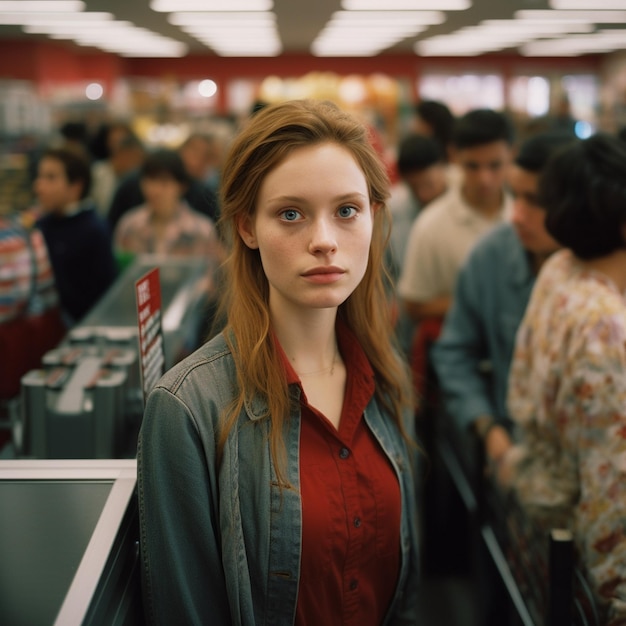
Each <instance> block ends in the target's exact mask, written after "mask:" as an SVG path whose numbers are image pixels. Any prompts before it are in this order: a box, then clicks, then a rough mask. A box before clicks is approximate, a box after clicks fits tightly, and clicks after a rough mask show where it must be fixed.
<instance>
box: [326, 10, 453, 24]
mask: <svg viewBox="0 0 626 626" xmlns="http://www.w3.org/2000/svg"><path fill="white" fill-rule="evenodd" d="M445 19H446V16H445V14H444V13H442V12H441V11H336V12H335V13H333V14H332V15H331V18H330V20H329V21H328V23H327V25H326V26H328V25H329V24H333V23H349V24H353V25H355V27H358V26H360V25H362V24H366V23H368V22H370V23H375V24H377V25H379V26H383V25H385V24H396V23H399V22H401V23H404V24H419V25H428V26H432V25H436V24H442V23H443V22H444V21H445Z"/></svg>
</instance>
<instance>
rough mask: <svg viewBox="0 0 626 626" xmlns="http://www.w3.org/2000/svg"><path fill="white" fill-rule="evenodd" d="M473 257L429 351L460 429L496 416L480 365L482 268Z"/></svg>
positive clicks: (482, 356) (483, 341)
mask: <svg viewBox="0 0 626 626" xmlns="http://www.w3.org/2000/svg"><path fill="white" fill-rule="evenodd" d="M475 258H476V257H473V256H470V258H469V261H468V263H467V264H466V265H465V266H464V267H463V269H462V270H461V272H460V274H459V277H458V280H457V285H456V289H455V294H454V299H453V303H452V306H451V308H450V310H449V311H448V314H447V315H446V319H445V322H444V326H443V330H442V332H441V335H440V337H439V339H438V340H437V342H436V343H435V345H434V347H433V350H432V353H431V354H432V361H433V365H434V367H435V371H436V372H437V377H438V381H439V385H440V387H441V389H442V391H443V397H444V401H445V406H446V409H447V411H448V413H449V414H450V416H451V417H452V419H453V420H454V421H455V423H456V424H457V426H458V427H459V428H460V429H462V430H465V429H467V428H468V427H469V426H470V424H471V423H472V422H473V421H474V420H475V419H476V418H477V417H479V416H481V415H490V416H492V417H494V418H496V417H498V416H497V415H496V409H495V407H494V406H493V402H492V400H491V397H490V394H489V389H488V385H487V381H486V379H485V376H484V374H482V373H481V372H480V369H479V366H480V362H481V361H482V360H484V359H485V358H486V357H487V346H486V339H485V332H484V329H483V320H482V318H481V316H480V302H479V301H480V289H479V288H478V285H477V284H476V280H475V279H476V276H480V275H481V270H480V268H479V267H476V265H477V264H476V263H475V261H474V260H475Z"/></svg>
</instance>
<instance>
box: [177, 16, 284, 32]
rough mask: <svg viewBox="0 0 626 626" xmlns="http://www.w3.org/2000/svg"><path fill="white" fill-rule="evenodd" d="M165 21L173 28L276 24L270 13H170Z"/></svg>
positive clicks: (274, 17)
mask: <svg viewBox="0 0 626 626" xmlns="http://www.w3.org/2000/svg"><path fill="white" fill-rule="evenodd" d="M167 21H168V22H169V23H170V24H174V25H175V26H198V25H204V24H207V25H215V26H216V27H218V28H219V27H220V26H222V25H231V24H232V25H241V26H247V25H248V24H268V25H270V26H274V25H275V24H276V16H275V15H274V13H271V12H254V13H233V12H221V13H210V12H209V13H172V14H171V15H169V16H168V17H167Z"/></svg>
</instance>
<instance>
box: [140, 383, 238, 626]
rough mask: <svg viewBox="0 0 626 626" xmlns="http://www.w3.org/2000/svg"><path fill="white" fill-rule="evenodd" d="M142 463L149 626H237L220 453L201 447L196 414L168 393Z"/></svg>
mask: <svg viewBox="0 0 626 626" xmlns="http://www.w3.org/2000/svg"><path fill="white" fill-rule="evenodd" d="M207 447H209V449H207ZM137 461H138V485H139V514H140V529H141V562H142V566H143V569H142V583H143V595H144V608H145V612H146V618H147V621H148V623H149V624H163V625H164V626H169V625H170V624H219V625H222V624H230V623H231V617H230V610H229V606H228V601H227V598H228V594H227V589H226V582H225V576H224V570H223V566H222V558H221V546H220V531H219V514H218V511H217V475H216V474H217V470H216V459H215V447H214V445H212V442H207V441H201V439H200V436H199V433H198V430H197V426H196V422H195V418H194V416H193V415H192V414H191V412H190V410H189V408H188V407H187V406H186V405H185V404H184V403H183V402H182V401H181V400H180V399H179V398H177V397H175V396H174V395H173V394H172V393H171V392H170V391H168V390H166V389H163V388H159V387H157V388H156V389H155V390H154V391H153V392H152V393H151V394H150V396H149V398H148V402H147V406H146V411H145V414H144V418H143V422H142V428H141V433H140V436H139V446H138V451H137Z"/></svg>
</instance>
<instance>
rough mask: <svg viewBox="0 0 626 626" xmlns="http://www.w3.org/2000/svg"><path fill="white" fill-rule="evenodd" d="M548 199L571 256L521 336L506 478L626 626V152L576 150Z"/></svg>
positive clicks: (545, 279) (581, 146) (537, 295)
mask: <svg viewBox="0 0 626 626" xmlns="http://www.w3.org/2000/svg"><path fill="white" fill-rule="evenodd" d="M540 191H541V196H542V204H543V206H545V207H546V209H547V216H546V226H547V229H548V231H549V232H550V233H551V234H552V236H553V237H554V238H555V239H556V240H557V241H559V242H560V243H561V244H562V245H563V246H564V247H565V248H566V249H565V250H562V251H561V252H557V253H556V254H555V255H554V256H553V257H552V258H551V259H550V260H549V261H548V262H547V263H546V265H545V266H544V268H543V269H542V271H541V274H540V276H539V278H538V280H537V283H536V285H535V289H534V291H533V294H532V297H531V300H530V303H529V305H528V309H527V311H526V315H525V317H524V320H523V322H522V325H521V327H520V329H519V332H518V335H517V344H516V350H515V355H514V358H513V363H512V367H511V373H510V379H509V396H508V402H509V410H510V413H511V415H512V416H513V418H514V420H515V422H516V424H517V426H518V430H519V440H518V443H517V444H516V445H514V446H512V447H511V448H510V449H509V450H508V451H507V452H506V453H505V454H504V455H503V457H501V459H500V460H499V465H500V467H499V472H498V475H499V477H500V479H501V481H502V482H503V483H504V484H507V485H509V486H510V487H511V488H512V489H513V490H514V491H515V493H516V495H517V497H518V499H519V500H520V501H521V503H522V504H523V505H524V507H525V509H526V510H527V512H528V513H529V514H530V515H531V516H532V517H533V518H534V519H535V520H536V521H537V522H539V523H540V524H543V525H545V527H546V528H555V527H561V528H563V527H565V528H570V529H571V530H572V531H573V533H574V537H575V541H576V545H577V548H578V551H579V554H580V557H581V561H582V565H583V567H584V568H585V569H586V571H587V574H588V576H589V579H590V581H591V583H592V586H593V588H594V591H595V593H596V597H597V602H598V604H599V605H600V606H601V607H602V610H604V611H606V619H605V621H604V622H603V623H606V624H611V625H617V624H626V146H624V145H623V144H621V143H620V142H619V141H618V140H617V139H616V138H615V137H612V136H608V135H601V134H599V135H596V136H593V137H591V138H589V139H587V140H585V141H577V142H575V143H573V144H572V145H570V146H568V147H566V148H565V149H564V150H562V151H560V152H559V153H558V154H557V155H555V158H554V159H553V160H552V161H551V162H550V163H549V165H548V167H547V170H546V171H545V173H544V176H543V177H542V182H541V190H540Z"/></svg>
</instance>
